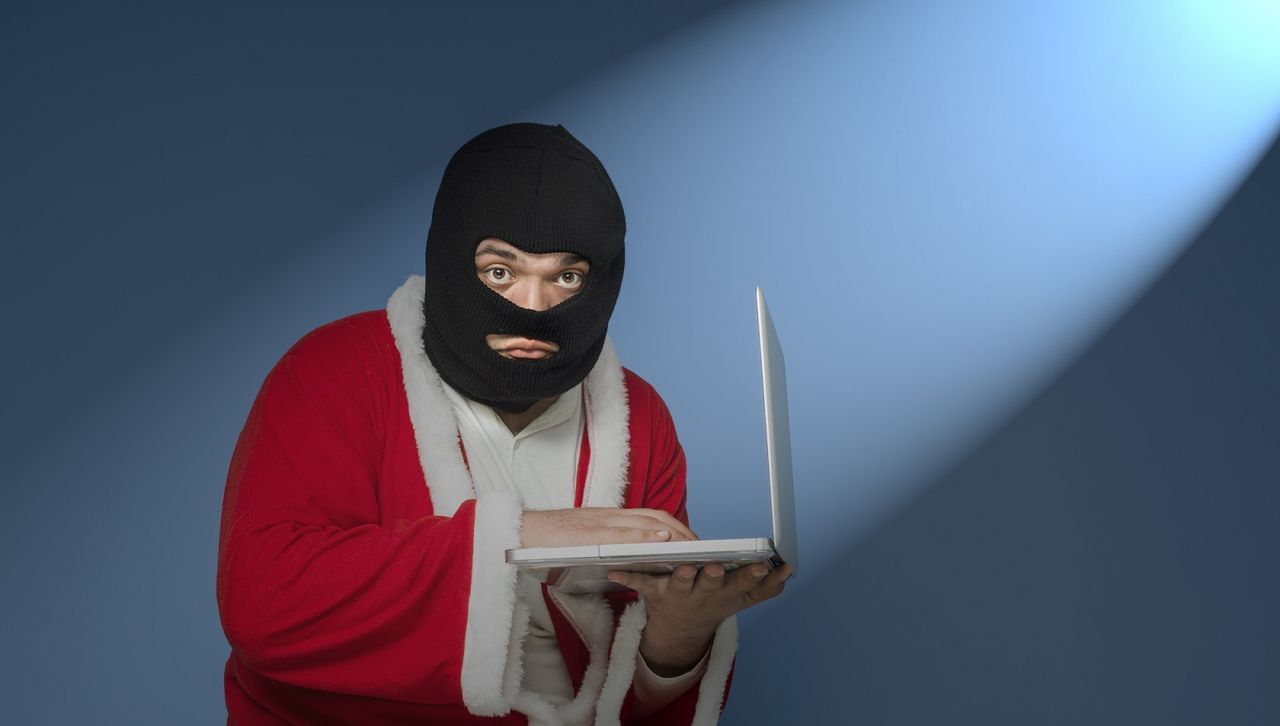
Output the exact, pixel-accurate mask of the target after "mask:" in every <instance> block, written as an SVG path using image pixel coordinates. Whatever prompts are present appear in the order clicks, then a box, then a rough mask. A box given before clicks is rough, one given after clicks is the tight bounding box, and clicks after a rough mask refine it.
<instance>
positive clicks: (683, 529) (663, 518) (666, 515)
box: [619, 509, 698, 540]
mask: <svg viewBox="0 0 1280 726" xmlns="http://www.w3.org/2000/svg"><path fill="white" fill-rule="evenodd" d="M619 511H621V512H624V513H627V514H631V515H635V516H643V517H648V518H650V519H654V520H657V521H658V522H659V523H660V525H661V527H662V528H663V529H670V530H671V531H672V532H674V533H676V537H677V539H681V540H694V539H697V538H698V535H696V534H694V533H693V530H692V529H689V526H688V525H686V524H685V523H684V522H681V521H680V520H678V519H676V518H675V517H674V516H672V515H671V513H670V512H665V511H663V510H661V509H623V510H619Z"/></svg>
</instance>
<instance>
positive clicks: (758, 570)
mask: <svg viewBox="0 0 1280 726" xmlns="http://www.w3.org/2000/svg"><path fill="white" fill-rule="evenodd" d="M751 576H752V577H754V578H756V579H757V580H759V579H760V578H762V577H764V576H765V570H764V568H763V567H754V568H752V570H751Z"/></svg>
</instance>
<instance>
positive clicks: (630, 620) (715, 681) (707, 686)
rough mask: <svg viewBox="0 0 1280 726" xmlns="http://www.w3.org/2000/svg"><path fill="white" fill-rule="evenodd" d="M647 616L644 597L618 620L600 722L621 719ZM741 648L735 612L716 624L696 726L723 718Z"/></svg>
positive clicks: (609, 725)
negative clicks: (731, 673)
mask: <svg viewBox="0 0 1280 726" xmlns="http://www.w3.org/2000/svg"><path fill="white" fill-rule="evenodd" d="M647 620H648V614H647V613H646V612H645V608H644V600H637V601H636V602H633V603H631V604H630V605H628V606H627V609H626V610H624V611H623V612H622V617H621V618H620V619H619V620H618V631H617V633H615V634H614V636H613V648H612V650H611V651H610V653H609V676H608V678H607V679H606V680H605V683H604V688H603V689H602V690H601V693H600V703H599V705H598V706H597V709H596V726H616V725H617V724H619V723H620V719H621V711H622V702H623V700H625V699H626V697H627V692H628V691H629V690H630V689H631V681H632V679H633V678H634V677H635V672H636V657H637V654H638V653H639V651H640V638H641V636H642V635H643V634H644V626H645V623H646V622H647ZM737 652H738V619H737V617H736V616H732V615H731V616H729V617H728V618H726V619H725V620H724V622H722V623H720V626H719V627H718V628H716V634H715V637H714V638H713V639H712V641H711V653H710V655H708V656H707V670H706V672H705V673H704V674H703V675H702V681H701V683H700V684H699V686H698V703H697V705H696V706H695V708H694V715H693V726H714V724H716V723H717V722H718V721H719V720H720V709H721V708H722V707H723V706H724V687H725V684H726V682H727V681H728V680H729V671H730V670H731V669H732V668H733V659H734V656H735V655H736V654H737Z"/></svg>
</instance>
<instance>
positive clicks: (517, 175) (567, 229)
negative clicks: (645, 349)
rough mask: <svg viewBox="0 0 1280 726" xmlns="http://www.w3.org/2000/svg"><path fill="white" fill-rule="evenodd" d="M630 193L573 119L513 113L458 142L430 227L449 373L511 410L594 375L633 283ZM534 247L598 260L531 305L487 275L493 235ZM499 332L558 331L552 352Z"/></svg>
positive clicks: (440, 366)
mask: <svg viewBox="0 0 1280 726" xmlns="http://www.w3.org/2000/svg"><path fill="white" fill-rule="evenodd" d="M625 234H626V220H625V218H624V217H623V213H622V201H621V200H620V199H619V198H618V192H617V191H616V190H615V189H614V188H613V182H612V181H611V180H610V179H609V175H608V173H607V172H605V170H604V166H603V165H602V164H601V163H600V160H599V159H597V158H596V156H595V154H592V153H591V151H590V150H589V149H588V148H587V147H585V146H583V145H582V142H580V141H578V140H577V139H575V138H573V136H571V135H570V134H569V132H568V131H566V130H565V129H564V127H563V126H544V125H542V124H529V123H523V124H511V125H509V126H499V127H498V128H496V129H490V130H488V131H485V132H484V133H482V134H480V135H479V136H476V137H475V138H473V139H471V140H470V141H468V142H467V143H465V144H463V146H462V148H460V149H458V151H457V153H455V154H454V155H453V158H451V159H450V160H449V165H448V166H446V167H445V170H444V177H443V178H442V179H441V180H440V191H439V192H438V193H437V194H436V204H435V209H434V211H433V212H432V216H431V230H430V231H429V232H428V233H427V276H426V278H427V279H426V296H425V297H424V299H423V312H424V314H425V319H426V320H425V322H426V324H425V325H424V326H423V329H422V342H423V346H424V347H425V348H426V352H427V356H428V357H429V358H430V359H431V363H432V364H433V365H435V368H436V370H437V371H439V373H440V377H441V378H443V379H444V381H445V382H446V383H448V384H449V385H450V386H453V387H454V388H455V389H457V390H458V391H459V392H461V393H462V394H463V395H465V396H467V397H468V398H470V399H472V400H474V401H479V402H480V403H483V404H485V405H488V406H493V407H494V408H499V409H502V410H504V411H512V412H519V411H524V410H527V409H528V408H529V407H530V406H532V405H533V404H534V403H535V402H537V401H538V400H539V399H543V398H549V397H551V396H558V395H560V394H561V393H564V392H565V391H567V390H569V389H570V388H572V387H574V386H575V385H577V384H578V383H579V382H581V381H582V379H584V378H586V377H587V373H588V372H590V371H591V368H592V366H594V365H595V363H596V359H597V358H599V357H600V350H601V348H602V347H603V346H604V339H605V331H606V330H607V329H608V326H609V316H610V315H611V314H612V313H613V306H614V303H616V302H617V300H618V291H619V289H621V287H622V266H623V265H622V263H623V237H624V236H625ZM489 237H495V238H497V239H500V240H503V241H505V242H507V243H509V244H512V245H514V246H516V247H519V248H520V249H522V250H524V251H526V252H531V253H541V252H571V253H573V254H576V255H579V256H581V257H583V258H585V259H586V260H587V261H588V262H589V263H590V265H591V269H590V271H589V272H588V273H587V277H586V279H585V280H584V283H583V287H582V289H580V290H579V291H578V292H577V293H576V294H575V295H573V296H572V297H570V298H569V299H567V300H565V301H564V302H562V303H560V304H559V305H556V306H555V307H552V308H549V309H547V310H543V311H534V310H526V309H524V308H522V307H520V306H518V305H516V304H514V303H512V302H510V301H508V300H507V299H506V298H504V297H502V296H501V295H500V294H498V293H496V292H494V291H493V290H491V289H489V288H488V287H487V286H486V285H485V284H484V282H483V281H481V280H480V278H479V276H478V275H477V274H476V268H475V253H476V247H477V245H478V244H479V243H480V241H481V240H483V239H486V238H489ZM490 333H497V334H503V335H522V336H527V337H529V338H535V339H538V340H546V341H551V342H554V343H556V344H558V345H559V346H560V350H559V351H557V352H556V353H555V354H554V355H552V356H550V357H549V358H544V359H542V360H510V359H507V358H503V357H502V356H501V355H499V354H498V353H497V352H496V351H494V350H492V349H490V348H489V345H488V344H487V343H486V342H485V336H486V335H488V334H490Z"/></svg>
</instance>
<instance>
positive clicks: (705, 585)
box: [694, 562, 724, 593]
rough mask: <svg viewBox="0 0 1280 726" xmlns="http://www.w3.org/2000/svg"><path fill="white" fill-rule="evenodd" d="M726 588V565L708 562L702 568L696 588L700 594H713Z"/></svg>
mask: <svg viewBox="0 0 1280 726" xmlns="http://www.w3.org/2000/svg"><path fill="white" fill-rule="evenodd" d="M723 586H724V565H722V564H720V563H719V562H708V563H707V564H705V565H703V566H702V572H701V573H700V574H699V575H698V581H697V583H695V585H694V588H695V589H696V590H698V591H699V592H704V593H711V592H715V591H717V590H719V589H720V588H721V587H723Z"/></svg>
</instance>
